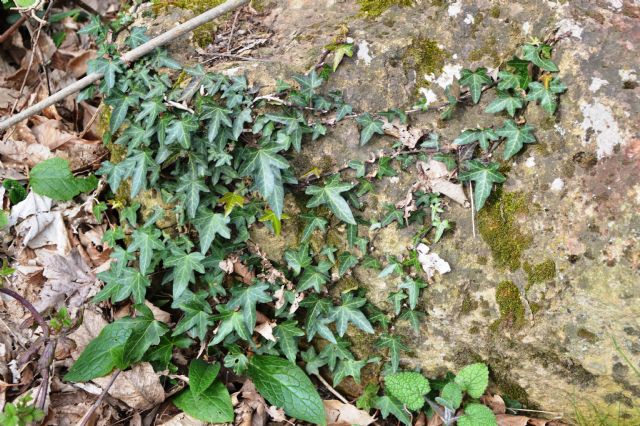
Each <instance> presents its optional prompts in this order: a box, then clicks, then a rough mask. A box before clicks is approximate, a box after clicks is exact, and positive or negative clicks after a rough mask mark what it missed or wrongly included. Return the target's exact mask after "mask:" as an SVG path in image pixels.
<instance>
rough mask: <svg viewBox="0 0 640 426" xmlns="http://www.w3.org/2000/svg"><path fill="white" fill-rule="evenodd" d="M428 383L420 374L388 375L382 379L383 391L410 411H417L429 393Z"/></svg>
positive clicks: (412, 372)
mask: <svg viewBox="0 0 640 426" xmlns="http://www.w3.org/2000/svg"><path fill="white" fill-rule="evenodd" d="M430 390H431V387H430V386H429V381H428V380H427V379H426V378H425V377H424V376H423V375H422V374H420V373H417V372H414V371H410V372H402V373H395V374H390V375H388V376H386V377H385V378H384V391H385V393H388V394H389V395H391V396H392V397H394V398H395V399H397V400H398V401H400V402H401V403H403V404H404V405H406V407H407V408H408V409H409V410H411V411H418V410H419V409H421V408H422V406H423V405H424V396H425V395H426V394H428V393H429V391H430Z"/></svg>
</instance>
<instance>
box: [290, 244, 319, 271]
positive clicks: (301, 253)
mask: <svg viewBox="0 0 640 426" xmlns="http://www.w3.org/2000/svg"><path fill="white" fill-rule="evenodd" d="M284 259H285V260H286V261H287V265H289V268H290V269H291V270H293V275H295V276H298V275H300V271H301V270H302V269H304V268H306V267H308V266H309V265H311V260H312V259H311V256H309V244H302V245H301V246H300V247H299V248H298V250H294V249H287V250H285V252H284Z"/></svg>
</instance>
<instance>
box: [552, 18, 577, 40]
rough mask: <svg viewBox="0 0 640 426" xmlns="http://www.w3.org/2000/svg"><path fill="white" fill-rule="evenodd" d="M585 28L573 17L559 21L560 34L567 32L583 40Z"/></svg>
mask: <svg viewBox="0 0 640 426" xmlns="http://www.w3.org/2000/svg"><path fill="white" fill-rule="evenodd" d="M582 30H583V28H582V27H581V26H580V25H578V23H577V22H576V21H574V20H573V19H569V18H566V19H563V20H561V21H560V22H558V34H567V35H568V36H570V37H574V38H577V39H578V40H582Z"/></svg>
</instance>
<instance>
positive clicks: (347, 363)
mask: <svg viewBox="0 0 640 426" xmlns="http://www.w3.org/2000/svg"><path fill="white" fill-rule="evenodd" d="M365 365H367V361H365V360H355V359H353V358H351V359H341V360H340V361H339V362H338V365H337V367H336V371H334V373H333V386H338V385H339V384H340V383H341V382H342V381H343V380H344V379H346V378H347V377H353V380H354V381H355V382H356V383H358V384H360V380H361V379H360V371H361V370H362V368H363V367H364V366H365Z"/></svg>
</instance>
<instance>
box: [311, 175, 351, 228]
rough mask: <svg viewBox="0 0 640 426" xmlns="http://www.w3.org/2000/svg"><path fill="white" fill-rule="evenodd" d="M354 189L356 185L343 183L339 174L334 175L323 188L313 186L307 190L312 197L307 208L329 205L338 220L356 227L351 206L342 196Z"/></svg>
mask: <svg viewBox="0 0 640 426" xmlns="http://www.w3.org/2000/svg"><path fill="white" fill-rule="evenodd" d="M353 187H354V184H352V183H347V182H341V181H340V175H339V174H336V175H333V176H332V177H330V178H329V179H327V180H326V181H325V185H324V186H323V187H320V186H315V185H311V186H309V187H308V188H307V189H306V191H305V194H309V195H312V198H311V199H310V200H309V202H308V203H307V207H318V206H319V205H321V204H327V205H328V206H329V208H330V209H331V211H332V212H333V213H334V214H335V215H336V216H337V217H338V219H340V220H342V221H344V222H346V223H350V224H353V225H355V224H356V221H355V219H354V218H353V213H351V209H350V208H349V204H348V203H347V200H345V199H344V198H343V197H342V196H341V195H340V194H341V193H342V192H345V191H348V190H350V189H351V188H353Z"/></svg>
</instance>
